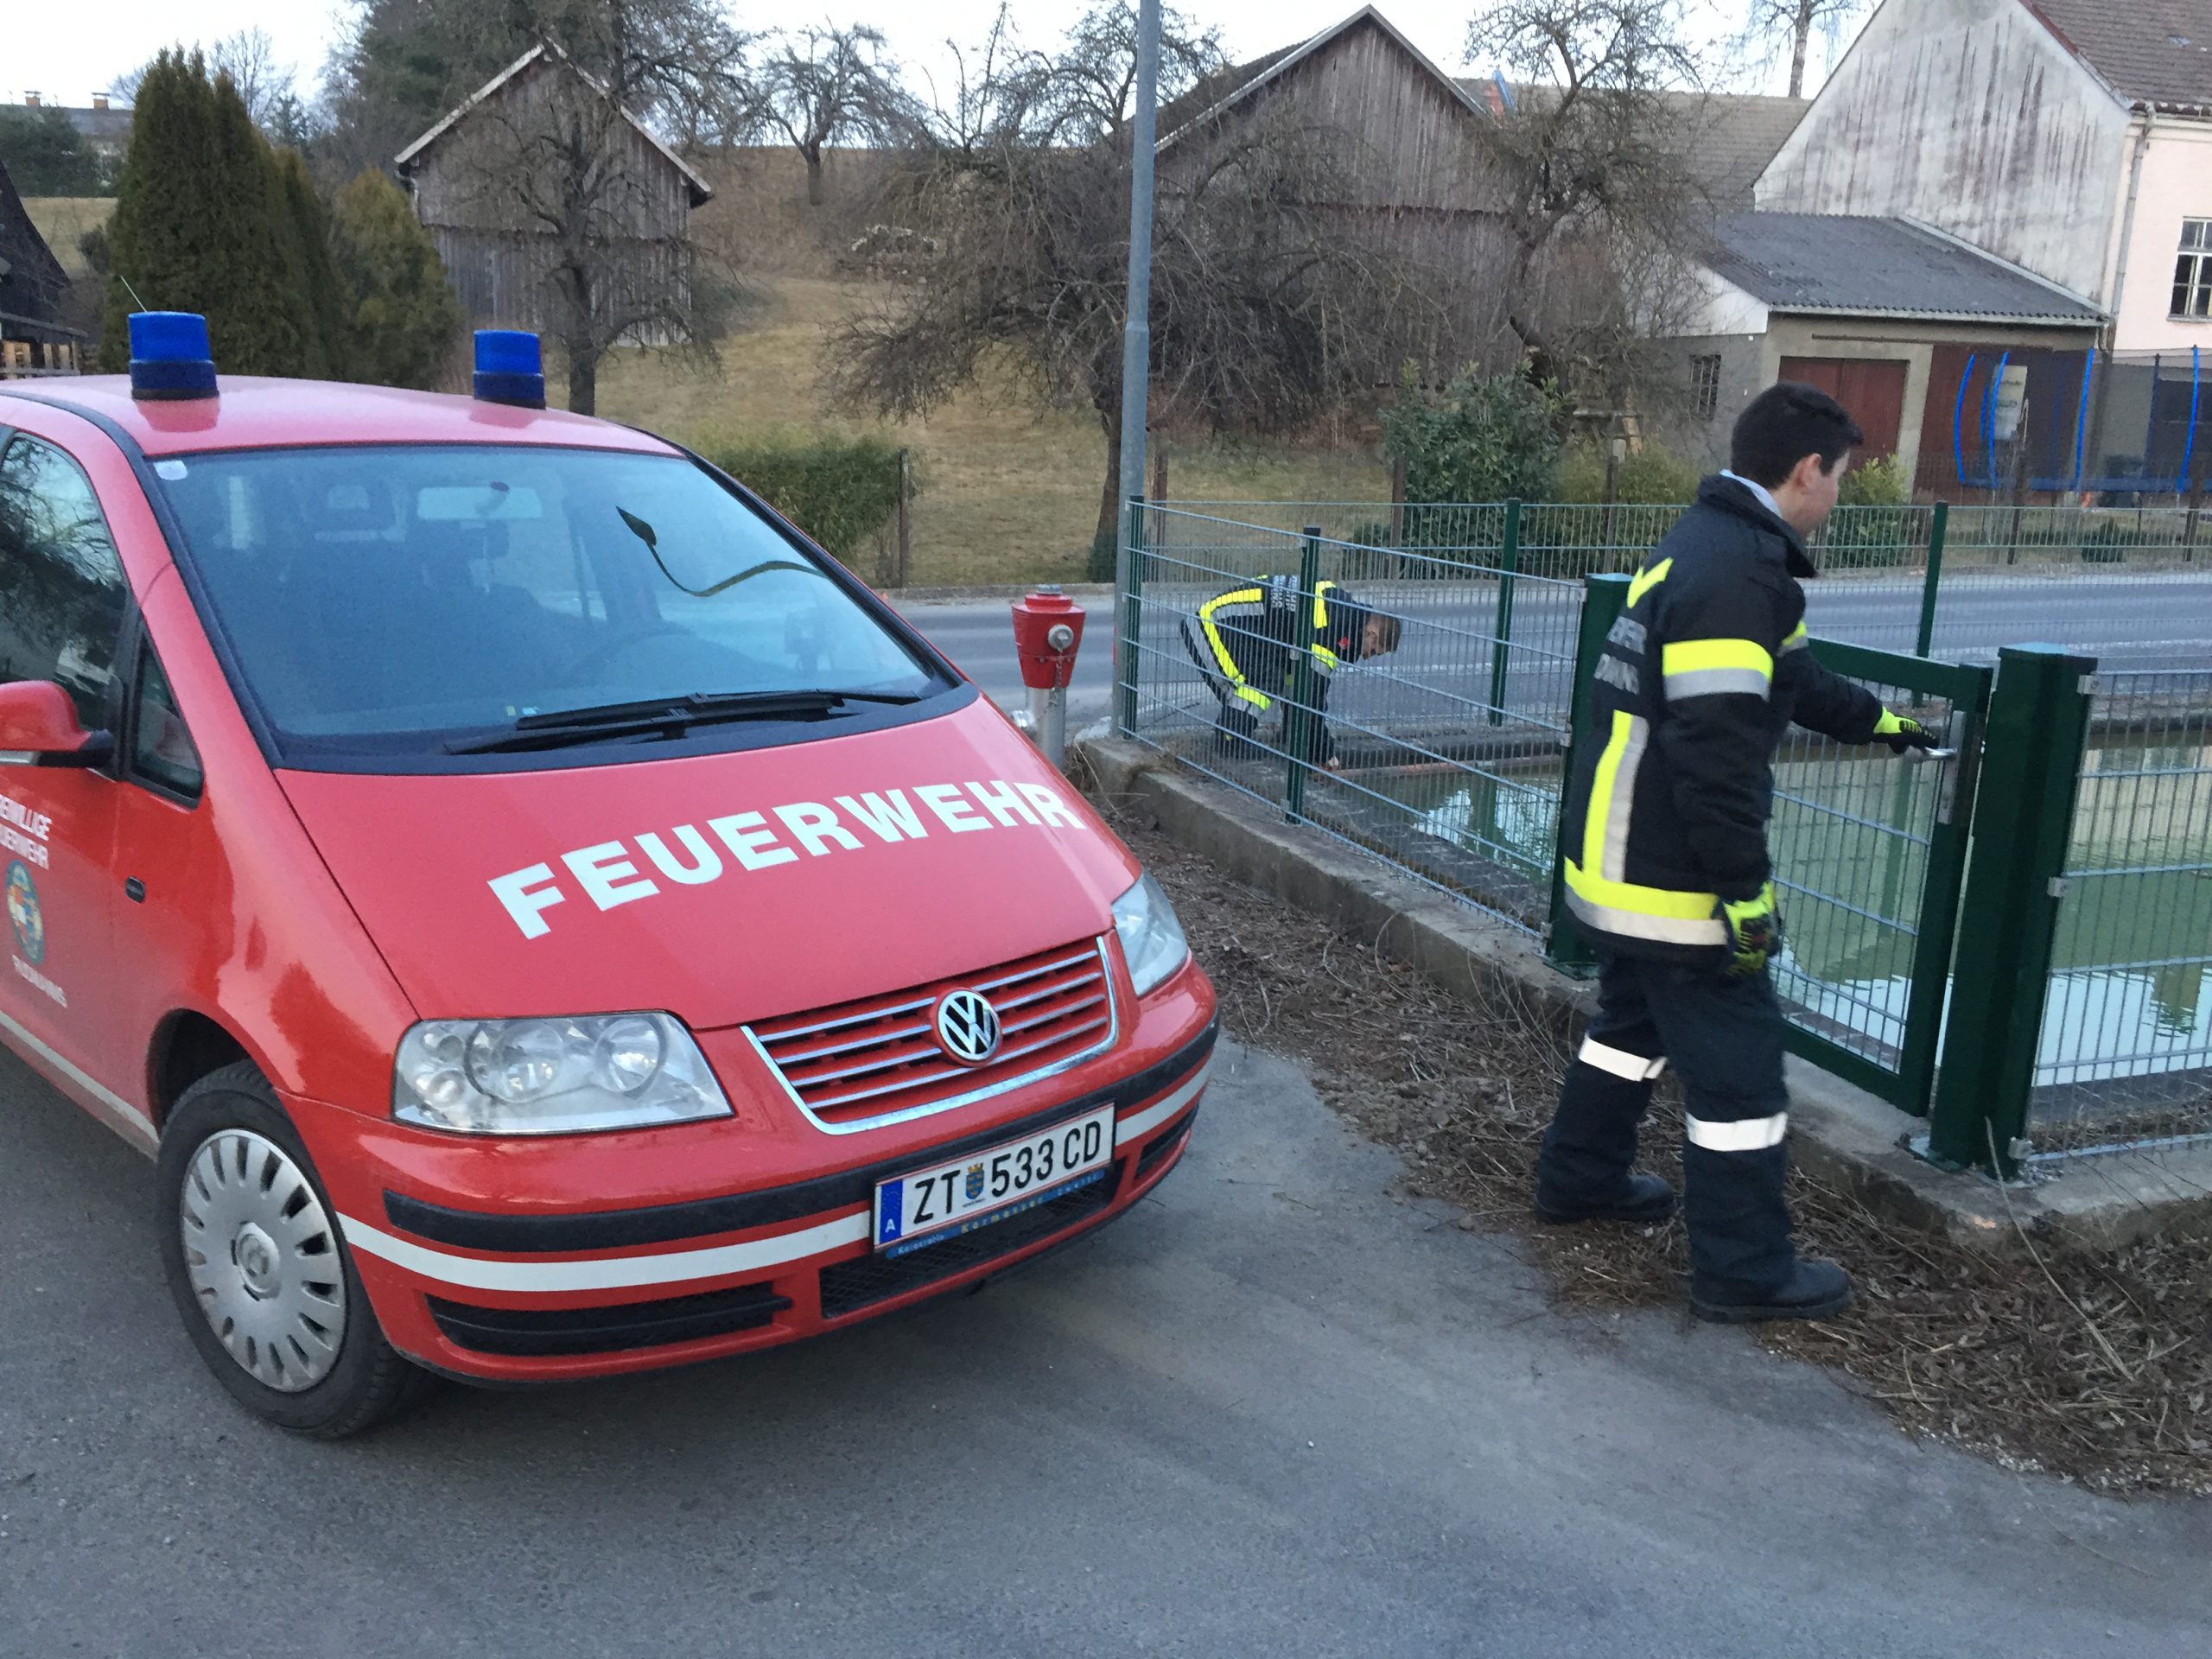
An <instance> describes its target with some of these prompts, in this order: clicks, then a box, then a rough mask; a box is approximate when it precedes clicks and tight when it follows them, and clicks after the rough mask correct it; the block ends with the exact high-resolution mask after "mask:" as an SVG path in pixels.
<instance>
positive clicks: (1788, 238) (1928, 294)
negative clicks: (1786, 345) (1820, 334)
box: [1707, 213, 2103, 327]
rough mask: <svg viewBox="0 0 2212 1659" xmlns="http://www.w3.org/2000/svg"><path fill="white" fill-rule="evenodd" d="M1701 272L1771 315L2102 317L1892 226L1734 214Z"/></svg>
mask: <svg viewBox="0 0 2212 1659" xmlns="http://www.w3.org/2000/svg"><path fill="white" fill-rule="evenodd" d="M1707 263H1708V264H1710V265H1711V267H1712V269H1713V270H1714V271H1715V272H1716V273H1717V274H1718V275H1719V276H1721V277H1725V278H1726V279H1727V280H1728V281H1729V282H1731V283H1734V284H1735V285H1736V286H1737V287H1738V288H1740V289H1743V290H1744V291H1745V292H1746V293H1748V294H1750V295H1751V296H1754V297H1756V298H1758V299H1760V300H1763V301H1764V302H1766V303H1767V304H1768V305H1769V306H1770V307H1771V308H1774V309H1775V310H1777V311H1818V312H1840V313H1845V314H1848V315H1861V316H1865V315H1891V316H1912V317H1927V318H1929V319H1931V320H1936V319H1943V320H1950V321H1983V322H2028V323H2070V324H2073V325H2075V326H2077V327H2088V326H2090V325H2093V324H2095V323H2097V322H2100V321H2103V314H2102V313H2101V312H2100V311H2098V309H2097V308H2095V307H2094V306H2093V305H2091V304H2090V303H2089V302H2088V301H2086V300H2081V299H2076V298H2075V297H2074V296H2072V295H2069V294H2068V293H2066V292H2064V291H2063V289H2058V288H2056V287H2053V286H2052V285H2051V284H2050V283H2046V282H2044V281H2042V280H2041V279H2040V278H2038V277H2031V276H2030V275H2029V274H2028V273H2027V272H2025V271H2024V270H2016V269H2015V268H2014V267H2012V266H2011V265H2008V264H2005V263H2003V262H2002V261H2001V260H1998V259H1993V258H1992V257H1989V256H1988V255H1987V254H1985V253H1981V252H1979V251H1976V250H1974V249H1973V248H1970V247H1967V245H1965V244H1963V243H1961V242H1956V241H1954V240H1952V239H1951V238H1948V237H1946V236H1942V235H1938V234H1937V233H1936V232H1933V231H1929V230H1926V229H1923V228H1922V227H1921V226H1917V225H1914V224H1910V223H1909V222H1908V221H1906V220H1904V219H1871V218H1862V217H1859V216H1856V215H1847V214H1840V213H1736V214H1732V215H1731V216H1729V217H1728V218H1726V219H1722V220H1720V221H1719V224H1717V225H1715V226H1713V253H1712V257H1710V259H1709V260H1708V261H1707Z"/></svg>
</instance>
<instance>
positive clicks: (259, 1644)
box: [0, 1049, 2212, 1659]
mask: <svg viewBox="0 0 2212 1659" xmlns="http://www.w3.org/2000/svg"><path fill="white" fill-rule="evenodd" d="M1396 1167H1397V1166H1396V1164H1395V1160H1394V1159H1393V1158H1392V1157H1391V1156H1390V1155H1389V1154H1387V1153H1384V1152H1383V1151H1380V1150H1378V1149H1376V1148H1374V1147H1366V1146H1363V1145H1360V1144H1357V1143H1356V1142H1354V1141H1351V1138H1350V1137H1349V1136H1348V1135H1347V1133H1346V1132H1345V1131H1344V1128H1342V1127H1341V1125H1340V1124H1339V1122H1338V1120H1337V1119H1335V1118H1334V1117H1333V1116H1332V1115H1331V1114H1330V1113H1329V1112H1328V1111H1327V1110H1326V1109H1325V1108H1324V1107H1323V1106H1322V1105H1320V1103H1319V1102H1318V1101H1317V1100H1316V1099H1315V1098H1314V1096H1313V1093H1312V1091H1311V1090H1310V1089H1309V1088H1308V1087H1307V1085H1306V1083H1305V1081H1304V1079H1303V1078H1302V1077H1300V1075H1299V1074H1298V1073H1297V1072H1296V1071H1294V1070H1292V1069H1291V1068H1290V1067H1288V1066H1287V1065H1282V1064H1281V1063H1279V1062H1276V1061H1273V1060H1269V1059H1266V1058H1255V1057H1253V1056H1250V1055H1249V1054H1243V1053H1240V1052H1237V1051H1236V1050H1234V1049H1230V1050H1227V1051H1225V1052H1224V1057H1223V1059H1222V1061H1221V1063H1220V1065H1218V1067H1217V1082H1216V1084H1215V1085H1214V1088H1213V1090H1212V1092H1211V1096H1210V1097H1209V1104H1208V1107H1207V1109H1206V1111H1205V1114H1204V1116H1202V1117H1201V1119H1200V1122H1199V1126H1198V1135H1197V1140H1196V1142H1195V1145H1194V1147H1193V1150H1192V1153H1191V1154H1190V1156H1189V1157H1188V1159H1187V1160H1186V1161H1185V1164H1184V1166H1183V1167H1182V1168H1181V1170H1179V1172H1178V1173H1177V1174H1176V1175H1175V1176H1174V1177H1173V1179H1170V1180H1169V1182H1168V1183H1167V1184H1166V1186H1165V1188H1164V1189H1162V1192H1161V1193H1160V1196H1159V1197H1158V1198H1157V1199H1156V1200H1155V1201H1152V1202H1148V1203H1147V1204H1145V1205H1141V1206H1140V1208H1139V1209H1138V1211H1136V1212H1135V1213H1134V1214H1133V1215H1131V1216H1130V1217H1128V1218H1127V1219H1125V1220H1123V1221H1122V1222H1120V1223H1118V1224H1116V1226H1114V1227H1113V1228H1111V1229H1109V1230H1108V1231H1107V1232H1106V1233H1104V1234H1102V1235H1100V1236H1097V1237H1096V1238H1094V1239H1091V1240H1089V1241H1086V1242H1085V1243H1084V1244H1082V1245H1080V1246H1078V1247H1077V1248H1076V1249H1071V1250H1069V1251H1066V1252H1064V1253H1062V1254H1061V1255H1058V1256H1056V1257H1054V1258H1053V1259H1052V1260H1051V1261H1049V1262H1046V1263H1044V1264H1041V1265H1040V1266H1039V1267H1038V1268H1035V1269H1033V1270H1032V1271H1030V1272H1028V1273H1027V1274H1021V1275H1018V1276H1015V1277H1013V1278H1010V1279H1008V1280H1007V1281H1004V1282H1002V1283H1001V1284H1000V1285H998V1286H995V1287H992V1288H991V1289H990V1290H988V1292H986V1293H985V1294H982V1295H980V1296H975V1297H969V1298H964V1299H962V1300H957V1301H954V1302H950V1303H945V1304H939V1305H938V1306H934V1307H932V1308H930V1309H927V1310H925V1311H924V1312H922V1313H919V1314H917V1315H914V1316H912V1317H909V1318H906V1319H900V1320H897V1321H893V1322H891V1323H887V1324H885V1325H878V1326H876V1327H874V1328H872V1329H868V1330H865V1331H861V1332H853V1333H850V1334H849V1335H847V1336H844V1337H842V1338H837V1339H835V1340H832V1341H830V1342H828V1343H824V1344H818V1345H817V1346H814V1347H811V1348H805V1349H798V1350H785V1351H781V1352H779V1353H777V1354H772V1355H768V1356H764V1357H756V1358H754V1359H752V1360H749V1361H742V1362H734V1363H721V1364H717V1365H712V1366H707V1367H702V1368H700V1369H697V1370H690V1371H686V1372H682V1373H677V1374H673V1375H664V1376H657V1377H648V1378H643V1379H632V1380H628V1381H623V1382H619V1383H605V1384H594V1385H590V1386H585V1387H575V1388H570V1389H560V1390H551V1391H539V1392H527V1393H489V1392H476V1391H472V1390H467V1389H450V1390H448V1391H446V1392H444V1393H442V1395H439V1396H437V1397H436V1398H435V1399H434V1400H432V1401H431V1402H429V1406H428V1408H426V1409H425V1410H424V1411H423V1413H422V1414H420V1415H418V1416H417V1417H416V1418H414V1419H411V1420H410V1421H405V1422H403V1423H400V1424H397V1425H394V1426H392V1427H389V1428H387V1429H386V1430H385V1431H383V1432H381V1433H378V1434H376V1435H374V1436H372V1437H369V1438H367V1439H365V1440H359V1441H355V1442H352V1443H349V1444H346V1445H343V1446H316V1445H311V1444H308V1443H304V1442H302V1441H298V1440H291V1439H289V1438H287V1437H285V1436H283V1435H282V1434H280V1433H276V1432H274V1431H271V1430H268V1429H265V1428H263V1427H260V1426H259V1425H258V1424H257V1423H255V1422H253V1421H250V1420H249V1419H247V1418H245V1416H243V1415H242V1414H240V1413H239V1412H238V1410H237V1409H236V1408H233V1407H232V1405H231V1403H230V1402H229V1400H228V1398H227V1397H226V1395H223V1394H222V1393H221V1392H220V1391H219V1389H218V1388H217V1386H216V1385H215V1383H213V1381H212V1380H211V1379H209V1378H208V1377H207V1376H206V1375H205V1374H204V1373H203V1372H202V1370H201V1369H200V1363H199V1361H198V1359H197V1357H195V1355H194V1351H192V1349H191V1348H190V1347H189V1345H188V1343H187V1341H186V1339H185V1337H184V1335H183V1333H182V1332H181V1329H180V1328H179V1326H178V1324H177V1321H176V1318H175V1312H174V1310H173V1309H172V1307H171V1306H170V1304H169V1302H168V1297H167V1295H166V1294H165V1292H164V1291H163V1289H162V1286H161V1283H160V1281H159V1278H158V1276H157V1274H156V1264H155V1244H154V1238H153V1223H152V1221H151V1218H150V1217H151V1214H152V1210H153V1204H152V1196H151V1193H150V1191H149V1187H150V1179H151V1177H150V1166H149V1165H147V1164H146V1163H144V1162H143V1161H142V1160H140V1159H139V1158H138V1157H137V1154H133V1153H131V1152H130V1151H128V1150H127V1149H125V1148H124V1146H123V1145H122V1144H121V1143H120V1142H118V1141H115V1140H113V1139H112V1138H111V1137H110V1136H109V1135H107V1133H106V1131H105V1130H103V1129H101V1128H98V1127H97V1126H95V1125H94V1124H93V1123H92V1122H90V1121H89V1120H88V1119H86V1118H84V1117H83V1116H80V1115H79V1114H78V1113H77V1112H76V1110H75V1109H73V1108H72V1107H69V1106H67V1104H65V1103H63V1102H61V1101H60V1099H59V1097H57V1096H54V1094H52V1093H51V1092H50V1091H48V1090H47V1089H45V1088H44V1087H43V1086H42V1085H41V1084H38V1083H36V1082H35V1080H34V1079H32V1078H31V1077H29V1074H28V1073H27V1072H26V1071H23V1069H22V1067H21V1066H19V1065H16V1063H15V1062H14V1061H13V1060H12V1059H10V1058H6V1057H4V1056H0V1262H4V1263H5V1267H4V1269H0V1319H4V1321H5V1329H6V1332H7V1340H6V1342H5V1343H4V1344H0V1655H5V1656H9V1659H14V1656H38V1659H48V1656H53V1655H56V1654H61V1653H68V1652H84V1653H90V1654H100V1655H118V1656H137V1655H148V1656H160V1659H181V1656H194V1655H203V1654H204V1655H230V1654H233V1653H237V1652H240V1651H249V1650H250V1651H263V1650H269V1651H283V1652H285V1653H289V1654H301V1655H329V1656H343V1659H375V1656H382V1655H387V1654H390V1655H405V1656H419V1655H422V1654H425V1653H433V1652H435V1653H452V1654H466V1655H478V1654H483V1655H505V1654H519V1655H527V1656H530V1659H562V1656H569V1655H578V1656H590V1659H607V1656H616V1655H628V1654H637V1655H640V1656H652V1659H665V1656H670V1655H685V1656H689V1655H724V1654H728V1655H741V1654H742V1655H756V1654H760V1655H766V1654H773V1655H779V1656H782V1655H793V1656H814V1655H848V1654H851V1655H876V1654H898V1655H912V1654H921V1653H928V1654H950V1655H957V1656H960V1659H980V1656H995V1655H1008V1656H1021V1659H1029V1656H1039V1655H1052V1656H1058V1655H1080V1654H1098V1655H1114V1656H1122V1655H1128V1654H1137V1653H1144V1654H1193V1655H1204V1656H1209V1659H1211V1656H1226V1655H1244V1654H1255V1655H1266V1656H1269V1659H1282V1656H1303V1655H1347V1654H1358V1655H1363V1656H1365V1655H1396V1654H1407V1655H1421V1656H1433V1655H1439V1654H1452V1655H1455V1656H1463V1655H1464V1656H1481V1655H1497V1656H1511V1659H1542V1656H1549V1655H1560V1656H1578V1659H1580V1656H1588V1655H1606V1656H1624V1659H1627V1656H1640V1655H1652V1656H1700V1659H1707V1656H1710V1659H1727V1656H1736V1655H1742V1656H1746V1659H1750V1656H1756V1659H1772V1656H1775V1655H1789V1656H1812V1655H1828V1654H1834V1655H1849V1656H1855V1659H1864V1656H1884V1655H1928V1656H1941V1659H1971V1656H1980V1655H1991V1656H2004V1659H2032V1656H2045V1655H2049V1656H2062V1655H2063V1656H2069V1659H2070V1656H2081V1655H2083V1654H2104V1653H2110V1654H2117V1655H2130V1656H2136V1655H2159V1656H2166V1655H2176V1656H2178V1655H2182V1654H2193V1653H2203V1652H2205V1651H2207V1650H2208V1645H2212V1605H2208V1604H2207V1602H2206V1599H2205V1597H2204V1593H2203V1592H2204V1584H2205V1562H2206V1560H2208V1559H2212V1507H2208V1506H2195V1507H2191V1506H2186V1505H2182V1504H2177V1503H2147V1502H2146V1503H2135V1504H2119V1503H2109V1502H2104V1501H2100V1500H2098V1499H2096V1498H2094V1497H2089V1496H2088V1495H2086V1494H2084V1493H2082V1491H2078V1490H2075V1489H2074V1488H2071V1487H2067V1486H2063V1485H2060V1484H2056V1483H2053V1482H2050V1481H2047V1480H2044V1479H2041V1478H2035V1477H2024V1476H2020V1475H2016V1474H2010V1473H2007V1472H2005V1471H2001V1470H1999V1469H1997V1468H1995V1467H1993V1466H1991V1465H1986V1464H1984V1463H1980V1462H1978V1461H1976V1460H1974V1459H1972V1458H1969V1457H1967V1456H1966V1455H1964V1454H1962V1453H1960V1452H1954V1451H1951V1450H1948V1449H1946V1448H1943V1447H1941V1446H1923V1445H1915V1444H1913V1443H1910V1442H1908V1441H1906V1440H1903V1439H1901V1438H1899V1437H1898V1436H1897V1433H1895V1432H1894V1431H1893V1430H1892V1429H1891V1428H1890V1427H1889V1426H1888V1425H1887V1424H1886V1423H1885V1421H1883V1420H1882V1419H1881V1418H1880V1417H1879V1416H1878V1414H1876V1413H1875V1412H1874V1410H1873V1409H1872V1408H1871V1407H1870V1406H1868V1405H1866V1404H1865V1403H1863V1402H1859V1401H1857V1400H1855V1399H1853V1398H1852V1397H1851V1396H1849V1395H1847V1394H1846V1393H1845V1392H1844V1391H1843V1390H1842V1389H1840V1388H1839V1387H1838V1386H1837V1385H1836V1384H1835V1383H1834V1382H1832V1381H1831V1380H1830V1379H1829V1378H1827V1376H1823V1375H1821V1373H1819V1372H1816V1371H1814V1370H1808V1369H1806V1368H1803V1367H1801V1366H1796V1365H1792V1364H1788V1363H1783V1362H1780V1361H1777V1360H1774V1359H1771V1358H1770V1357H1766V1356H1765V1355H1764V1354H1762V1353H1760V1352H1759V1351H1758V1350H1757V1349H1755V1348H1754V1347H1753V1346H1752V1344H1751V1343H1750V1342H1749V1341H1748V1340H1747V1339H1746V1338H1744V1337H1743V1336H1742V1335H1740V1334H1738V1333H1734V1332H1720V1331H1716V1330H1713V1329H1710V1328H1707V1327H1702V1326H1691V1325H1687V1324H1686V1323H1685V1322H1683V1321H1682V1320H1681V1319H1679V1318H1677V1317H1675V1316H1672V1315H1669V1314H1664V1313H1651V1314H1644V1315H1638V1316H1635V1317H1629V1318H1622V1319H1589V1318H1567V1317H1564V1316H1561V1315H1560V1314H1557V1313H1553V1312H1551V1311H1549V1310H1548V1308H1547V1306H1545V1303H1544V1301H1543V1300H1542V1298H1541V1294H1539V1292H1538V1291H1537V1290H1536V1289H1535V1287H1534V1286H1533V1285H1532V1284H1531V1282H1530V1280H1531V1274H1530V1273H1529V1270H1528V1269H1526V1268H1523V1267H1522V1264H1521V1263H1520V1262H1518V1261H1517V1260H1516V1257H1515V1255H1513V1253H1512V1250H1511V1249H1510V1246H1509V1244H1508V1243H1505V1242H1503V1241H1501V1240H1499V1239H1497V1238H1495V1237H1491V1236H1484V1235H1481V1234H1473V1233H1468V1232H1464V1231H1462V1230H1459V1228H1458V1227H1456V1226H1455V1225H1453V1224H1452V1223H1451V1221H1450V1220H1449V1219H1448V1218H1446V1217H1444V1216H1442V1215H1441V1214H1440V1212H1438V1211H1434V1210H1433V1209H1431V1208H1428V1207H1427V1206H1423V1205H1414V1204H1410V1203H1408V1202H1405V1201H1403V1200H1402V1199H1400V1198H1395V1197H1394V1196H1393V1193H1392V1181H1393V1178H1394V1175H1395V1171H1396Z"/></svg>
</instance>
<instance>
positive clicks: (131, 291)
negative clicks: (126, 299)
mask: <svg viewBox="0 0 2212 1659" xmlns="http://www.w3.org/2000/svg"><path fill="white" fill-rule="evenodd" d="M115 280H116V281H117V282H118V283H122V284H123V291H124V293H126V294H128V295H129V296H130V303H131V304H133V305H135V306H137V308H139V309H140V310H141V311H143V310H144V309H146V302H145V301H143V300H142V299H140V298H139V297H138V290H137V289H135V288H133V287H131V286H130V278H129V277H126V276H124V274H123V273H122V272H121V271H119V270H118V271H117V272H116V273H115Z"/></svg>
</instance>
